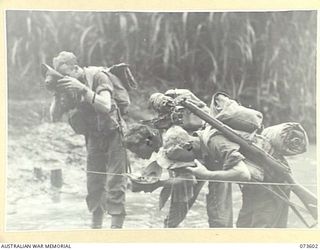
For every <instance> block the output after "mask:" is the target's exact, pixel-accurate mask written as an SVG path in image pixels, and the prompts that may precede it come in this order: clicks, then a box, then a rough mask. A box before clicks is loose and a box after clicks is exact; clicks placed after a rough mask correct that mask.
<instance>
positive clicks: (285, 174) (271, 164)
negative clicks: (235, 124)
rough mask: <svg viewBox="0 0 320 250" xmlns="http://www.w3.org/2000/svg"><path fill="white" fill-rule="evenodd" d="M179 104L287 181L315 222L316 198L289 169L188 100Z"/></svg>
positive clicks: (247, 155) (248, 155)
mask: <svg viewBox="0 0 320 250" xmlns="http://www.w3.org/2000/svg"><path fill="white" fill-rule="evenodd" d="M179 104H180V105H182V106H184V107H185V108H187V109H188V110H190V111H191V112H192V113H194V114H195V115H197V116H198V117H200V118H201V119H202V120H204V121H205V122H207V123H208V124H210V125H211V126H212V127H214V128H215V129H217V130H219V131H220V132H221V133H223V134H224V136H225V137H226V138H227V139H229V140H230V141H233V142H235V143H237V144H238V145H239V146H240V150H241V153H243V154H244V155H245V156H246V157H247V158H248V159H249V160H251V161H252V162H254V163H256V164H258V165H261V166H262V167H263V168H264V169H266V170H268V169H269V170H272V171H274V172H275V173H277V174H279V176H281V177H282V178H283V180H285V181H287V182H288V183H289V184H293V185H292V191H293V192H294V193H295V195H296V196H297V197H298V198H299V199H300V200H301V202H302V203H303V204H304V206H305V207H306V209H307V210H308V211H309V212H310V214H311V216H312V217H313V218H314V219H315V220H317V217H318V211H317V197H316V196H315V195H314V194H313V193H311V192H310V191H309V190H307V189H306V188H305V187H303V186H301V185H300V184H298V183H296V182H295V180H294V179H293V177H292V175H291V173H290V170H289V168H288V167H287V166H286V165H284V164H283V163H281V162H280V161H278V160H276V159H275V158H273V157H272V156H271V155H270V154H268V153H267V152H265V151H264V150H263V149H261V148H259V147H258V146H256V145H255V144H253V143H251V142H250V141H247V140H245V139H243V138H242V137H241V136H240V135H238V134H237V133H236V132H234V130H232V129H231V128H230V127H228V126H227V125H225V124H224V123H222V122H220V121H219V120H217V119H215V118H214V117H212V116H210V115H209V114H207V113H205V112H203V111H202V110H201V109H199V108H198V107H197V106H195V105H194V104H192V103H191V102H189V101H188V100H183V101H181V102H180V103H179Z"/></svg>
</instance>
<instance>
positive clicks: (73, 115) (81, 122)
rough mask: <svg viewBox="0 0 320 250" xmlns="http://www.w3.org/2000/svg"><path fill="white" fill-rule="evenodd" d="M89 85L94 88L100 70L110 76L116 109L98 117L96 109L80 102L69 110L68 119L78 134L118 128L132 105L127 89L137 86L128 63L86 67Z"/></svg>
mask: <svg viewBox="0 0 320 250" xmlns="http://www.w3.org/2000/svg"><path fill="white" fill-rule="evenodd" d="M85 72H86V78H87V81H88V87H89V88H90V89H92V88H93V81H94V77H95V75H96V74H97V73H98V72H103V73H104V74H106V75H107V76H108V78H109V79H110V81H111V82H112V84H113V87H114V91H113V96H112V98H113V99H114V100H115V104H116V109H113V110H111V111H110V114H109V115H106V114H100V113H97V115H96V119H95V117H93V114H95V111H94V109H93V108H92V107H91V105H90V107H87V106H88V105H82V104H81V103H79V104H78V105H77V107H76V108H75V109H73V110H71V111H70V112H69V115H68V120H69V124H70V125H71V127H72V129H73V130H74V132H75V133H77V134H83V135H85V134H86V133H87V131H88V130H89V129H92V128H96V129H97V131H98V132H102V133H104V134H108V133H109V132H110V131H111V130H114V129H115V128H118V127H119V126H120V125H121V124H120V122H121V116H120V115H123V114H126V113H127V110H128V106H129V105H130V97H129V94H128V91H127V89H135V88H137V83H136V81H135V79H134V78H133V76H132V74H131V71H130V69H129V66H128V65H127V64H124V63H122V64H117V65H114V66H112V67H110V68H104V67H88V68H86V69H85ZM118 110H119V113H120V114H119V113H118Z"/></svg>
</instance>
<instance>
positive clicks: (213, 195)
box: [198, 127, 290, 228]
mask: <svg viewBox="0 0 320 250" xmlns="http://www.w3.org/2000/svg"><path fill="white" fill-rule="evenodd" d="M198 135H199V138H200V140H201V148H202V149H201V150H202V152H203V157H204V159H205V165H206V166H207V168H208V169H209V170H212V171H215V170H227V169H230V168H232V167H233V166H235V165H237V164H238V163H239V162H240V161H244V162H245V163H247V166H248V162H246V161H247V160H246V159H245V157H244V156H243V155H242V154H241V153H240V152H239V149H240V147H239V145H238V144H236V143H233V142H231V141H229V140H228V139H226V138H225V137H224V136H223V135H222V134H221V133H220V132H219V131H217V130H215V129H210V128H209V127H207V128H206V130H204V131H203V132H201V133H198ZM282 160H283V159H282ZM248 167H249V166H248ZM257 169H258V170H257ZM255 170H257V171H259V175H260V176H262V179H261V181H264V182H272V181H275V180H276V178H275V176H273V175H272V174H270V175H267V173H265V172H263V169H262V168H260V167H257V168H256V169H255ZM278 181H280V180H278ZM265 187H266V188H269V189H271V190H272V192H275V193H277V194H279V195H282V196H283V195H285V196H287V197H289V192H290V189H288V188H287V187H285V186H284V187H279V186H270V185H269V186H265ZM231 188H232V187H231V183H219V182H210V183H209V193H208V195H207V212H208V218H209V226H210V227H232V226H233V209H232V206H233V205H232V189H231ZM266 188H264V187H263V186H261V185H252V184H247V185H241V192H242V197H243V200H242V208H241V210H240V213H239V216H238V220H237V224H236V225H237V227H246V228H252V227H255V228H276V227H286V224H287V219H288V205H287V204H286V203H285V202H283V201H282V200H280V199H279V198H277V197H276V196H275V194H274V193H272V192H270V191H268V190H267V189H266Z"/></svg>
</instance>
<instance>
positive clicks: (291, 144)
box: [158, 93, 316, 228]
mask: <svg viewBox="0 0 320 250" xmlns="http://www.w3.org/2000/svg"><path fill="white" fill-rule="evenodd" d="M182 106H183V105H182ZM186 107H187V108H188V106H187V105H186ZM194 109H196V110H200V109H198V107H196V105H194ZM200 111H201V110H200ZM200 111H199V112H200ZM210 111H211V112H210V113H211V115H212V116H214V117H216V118H217V119H219V120H221V121H223V122H224V123H225V124H228V125H229V126H231V127H232V129H233V130H234V131H236V132H237V134H239V135H241V137H244V138H246V140H249V141H250V144H256V145H259V147H260V148H261V149H262V151H263V150H264V151H266V153H270V154H272V155H273V156H274V157H277V158H278V160H279V161H282V162H283V163H284V165H285V166H287V163H286V161H285V159H284V157H283V154H284V155H286V154H285V153H283V151H282V152H280V151H279V150H278V149H279V146H278V147H277V146H276V143H275V141H276V140H275V137H277V135H276V136H275V134H277V133H276V131H278V134H279V128H278V127H277V128H272V127H270V128H267V129H266V130H265V131H266V132H265V133H264V134H265V135H266V136H267V137H268V139H269V140H268V139H267V138H265V137H263V136H261V135H258V134H257V132H261V131H262V130H263V127H262V114H261V113H260V112H257V111H255V110H251V109H247V108H245V107H242V106H240V105H239V104H238V103H236V102H235V101H233V100H232V99H230V98H229V96H228V95H226V94H224V93H218V94H217V95H215V96H214V98H213V100H212V105H211V110H210ZM200 113H203V114H204V116H205V115H207V114H206V112H202V111H201V112H200ZM195 114H196V113H195ZM200 117H201V116H200ZM209 117H210V116H209ZM201 118H202V117H201ZM206 122H208V121H207V120H206ZM283 127H284V129H282V130H281V131H285V133H284V134H285V136H284V137H283V138H284V139H283V141H286V143H288V144H287V148H289V149H290V150H287V151H288V152H290V154H291V155H292V154H297V153H302V152H305V150H306V146H307V137H306V134H305V132H304V130H303V129H302V127H301V126H300V125H297V124H294V123H291V124H283ZM288 127H289V128H290V129H293V130H291V131H293V132H288V131H289V129H288ZM282 136H283V133H282ZM164 138H165V139H164V145H163V148H165V149H166V150H165V154H164V157H166V158H169V161H170V160H171V161H174V162H175V163H177V162H179V161H180V163H179V164H177V165H178V166H180V167H179V171H180V173H181V172H182V171H184V172H185V173H186V172H189V173H192V174H193V175H194V176H196V177H197V181H198V182H199V181H200V180H201V179H203V180H209V193H208V195H207V212H208V217H209V226H210V227H232V226H233V218H232V215H233V208H232V190H231V183H228V182H229V181H231V182H248V181H253V182H258V183H261V184H257V185H253V184H247V185H241V190H242V193H243V205H242V209H241V211H240V214H239V218H238V221H237V226H238V227H258V228H263V227H269V228H274V227H286V225H287V218H288V217H287V216H288V208H289V206H291V207H292V208H294V206H293V205H292V204H291V203H290V202H289V192H290V188H289V186H290V185H289V186H286V185H283V186H278V185H268V184H263V183H269V182H277V183H279V182H286V179H285V178H281V175H278V174H277V172H276V171H273V170H272V169H264V168H263V167H261V166H259V165H260V164H259V163H260V162H259V160H260V159H258V162H257V161H255V162H252V159H251V158H250V157H249V158H248V157H247V155H248V154H247V153H246V152H244V151H243V150H242V147H241V146H242V144H241V143H240V144H238V143H237V141H233V140H231V139H230V138H229V137H228V136H227V135H225V134H224V133H223V132H221V131H220V130H218V129H216V128H215V127H211V126H210V125H207V126H206V128H205V129H204V130H200V131H199V132H197V133H196V135H195V136H191V135H189V134H188V133H187V132H186V131H185V130H184V129H183V128H181V127H178V126H175V127H172V128H170V129H169V130H168V131H167V132H166V135H165V136H164ZM173 141H175V143H176V144H177V145H173V144H174V143H173V144H172V142H173ZM270 142H271V144H270ZM282 145H283V144H282ZM245 149H246V148H245ZM264 151H263V152H264ZM249 153H250V152H249ZM179 156H181V157H180V159H179ZM186 159H188V160H186ZM190 160H191V161H192V160H194V161H193V163H194V164H193V165H194V166H192V167H190V164H189V163H190ZM262 160H263V159H261V164H262V165H265V164H263V163H264V162H263V161H262ZM158 162H159V161H158ZM181 162H182V163H184V166H185V167H184V168H181V166H183V164H182V165H181ZM257 163H258V164H257ZM160 165H161V163H160ZM173 165H174V164H173ZM286 168H288V166H287V167H286ZM183 169H184V170H183ZM279 177H280V178H279ZM217 181H218V182H217ZM223 181H227V182H225V183H224V182H223ZM186 193H188V192H187V191H186ZM312 199H313V197H312V195H311V200H312ZM311 203H314V200H312V202H311ZM313 205H314V204H313ZM295 212H297V211H296V210H295ZM297 214H298V212H297ZM315 217H316V216H315ZM301 219H303V218H301Z"/></svg>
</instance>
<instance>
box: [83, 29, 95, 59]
mask: <svg viewBox="0 0 320 250" xmlns="http://www.w3.org/2000/svg"><path fill="white" fill-rule="evenodd" d="M93 28H94V25H91V26H89V27H88V28H86V29H85V30H84V31H83V32H82V34H81V38H80V54H81V55H83V53H84V51H85V48H86V46H85V40H86V38H87V36H88V34H89V32H90V31H91V30H92V29H93Z"/></svg>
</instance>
